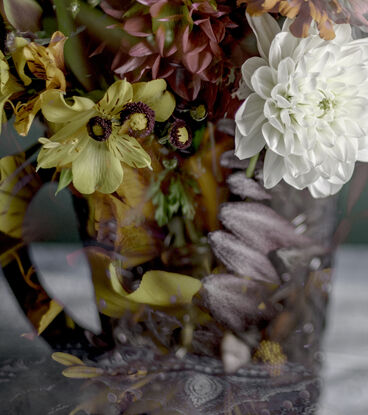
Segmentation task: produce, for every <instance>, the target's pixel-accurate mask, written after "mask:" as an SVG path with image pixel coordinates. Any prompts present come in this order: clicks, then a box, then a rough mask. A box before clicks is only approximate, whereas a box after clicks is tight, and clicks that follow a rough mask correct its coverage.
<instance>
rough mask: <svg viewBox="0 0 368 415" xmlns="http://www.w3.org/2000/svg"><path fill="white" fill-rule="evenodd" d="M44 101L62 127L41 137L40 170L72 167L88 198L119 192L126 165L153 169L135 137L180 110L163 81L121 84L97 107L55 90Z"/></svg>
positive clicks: (50, 117) (78, 186)
mask: <svg viewBox="0 0 368 415" xmlns="http://www.w3.org/2000/svg"><path fill="white" fill-rule="evenodd" d="M42 100H43V103H42V112H43V114H44V116H45V118H46V119H47V120H48V121H50V122H53V123H56V124H62V126H61V128H60V129H59V130H58V131H57V132H56V133H55V134H54V135H53V136H52V137H51V138H50V139H47V138H40V142H41V143H42V144H43V147H42V149H41V151H40V153H39V156H38V168H52V167H58V168H62V167H70V166H71V168H72V175H73V184H74V186H75V188H76V189H77V190H78V191H79V192H81V193H84V194H90V193H93V192H94V191H95V190H98V191H100V192H102V193H112V192H114V191H115V190H116V189H117V188H118V187H119V185H120V184H121V182H122V180H123V167H122V162H123V163H125V164H128V165H129V166H131V167H136V168H143V167H150V165H151V159H150V156H149V155H148V154H147V153H146V151H145V150H144V149H143V148H142V146H141V145H140V144H139V143H138V141H137V140H136V139H135V138H134V137H145V136H147V135H148V134H150V133H151V132H152V130H153V126H154V121H155V120H157V121H165V120H167V119H168V118H169V117H170V115H171V114H172V112H173V110H174V108H175V99H174V97H173V95H172V94H171V93H170V92H168V91H166V82H165V81H164V80H163V79H156V80H154V81H150V82H139V83H136V84H130V83H129V82H127V81H125V80H121V81H116V82H115V83H114V84H112V85H111V86H110V87H109V88H108V90H107V91H106V93H105V95H104V97H103V98H102V99H101V100H100V101H99V102H98V103H97V104H95V103H94V102H93V101H92V100H91V99H89V98H82V97H76V96H75V97H73V100H74V102H73V104H68V103H67V102H65V100H64V97H63V94H62V93H61V92H60V91H56V90H52V91H48V93H45V94H44V95H43V98H42Z"/></svg>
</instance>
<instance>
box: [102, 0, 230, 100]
mask: <svg viewBox="0 0 368 415" xmlns="http://www.w3.org/2000/svg"><path fill="white" fill-rule="evenodd" d="M114 1H115V0H107V1H105V2H104V3H103V5H102V7H103V8H104V10H105V12H106V13H109V14H110V15H113V16H114V17H115V18H116V17H117V16H119V13H120V20H121V21H122V28H123V29H124V30H125V31H126V32H127V33H128V34H130V35H131V36H133V37H135V38H136V39H137V38H138V40H139V41H138V42H137V43H136V44H133V45H126V44H124V45H122V47H121V50H120V52H119V53H117V54H116V55H115V58H114V61H113V64H112V69H113V71H114V72H115V73H116V74H118V75H119V76H121V77H126V78H128V80H130V81H137V80H139V79H140V78H141V77H142V76H144V75H145V74H146V73H148V72H150V76H151V77H152V79H156V78H166V79H167V80H168V82H169V83H170V86H171V87H172V88H173V90H174V91H175V92H176V93H177V94H178V95H179V96H181V97H182V98H183V99H186V100H193V99H195V98H196V97H197V96H198V93H199V91H200V90H201V88H202V83H203V82H205V83H213V84H215V83H216V82H217V81H218V80H219V79H221V77H222V76H223V68H224V60H225V56H224V53H223V50H222V48H221V47H220V45H219V44H220V43H221V42H223V41H224V39H225V38H226V35H227V30H228V29H232V28H235V27H236V26H237V25H236V24H234V23H233V22H232V20H231V19H230V18H229V12H230V11H231V9H230V8H229V7H226V6H224V5H222V4H219V5H217V6H215V5H214V4H213V3H214V2H211V1H209V0H203V1H197V2H194V3H190V2H185V1H183V0H170V1H168V0H159V1H149V0H142V1H139V3H141V4H142V9H140V8H138V12H137V14H134V15H132V16H130V9H128V13H127V15H129V16H130V17H128V18H123V17H122V16H123V14H122V13H121V10H120V9H119V6H118V5H114V4H113V3H114ZM114 7H115V8H116V9H114V10H113V11H112V8H114Z"/></svg>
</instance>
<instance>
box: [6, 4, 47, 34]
mask: <svg viewBox="0 0 368 415" xmlns="http://www.w3.org/2000/svg"><path fill="white" fill-rule="evenodd" d="M0 11H1V14H2V16H3V18H4V19H5V20H6V21H8V22H9V23H10V24H11V25H12V26H13V27H14V28H15V29H17V30H19V31H20V32H37V31H38V30H40V20H41V15H42V8H41V6H40V5H39V4H38V3H37V2H36V1H35V0H0Z"/></svg>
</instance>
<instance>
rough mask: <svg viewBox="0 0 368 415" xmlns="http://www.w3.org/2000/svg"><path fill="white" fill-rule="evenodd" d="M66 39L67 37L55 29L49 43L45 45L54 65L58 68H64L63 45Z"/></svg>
mask: <svg viewBox="0 0 368 415" xmlns="http://www.w3.org/2000/svg"><path fill="white" fill-rule="evenodd" d="M66 40H67V37H65V36H64V34H63V33H61V32H59V31H57V32H55V33H54V34H53V35H52V37H51V40H50V43H49V45H48V46H47V51H48V53H49V54H50V55H51V56H52V57H53V60H54V62H55V65H56V66H57V67H58V68H59V69H63V68H64V45H65V42H66Z"/></svg>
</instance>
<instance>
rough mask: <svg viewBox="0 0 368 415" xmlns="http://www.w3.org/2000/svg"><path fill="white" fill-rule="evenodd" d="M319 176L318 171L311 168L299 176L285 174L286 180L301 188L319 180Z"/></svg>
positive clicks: (291, 184)
mask: <svg viewBox="0 0 368 415" xmlns="http://www.w3.org/2000/svg"><path fill="white" fill-rule="evenodd" d="M317 178H318V173H317V172H316V171H315V170H311V171H310V172H309V173H306V174H301V175H300V176H297V177H294V176H292V175H290V174H288V173H286V174H284V180H285V182H286V183H288V184H290V186H293V187H295V188H296V189H299V190H302V189H304V188H305V187H307V186H309V185H311V184H312V183H314V182H315V181H316V180H317Z"/></svg>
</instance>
